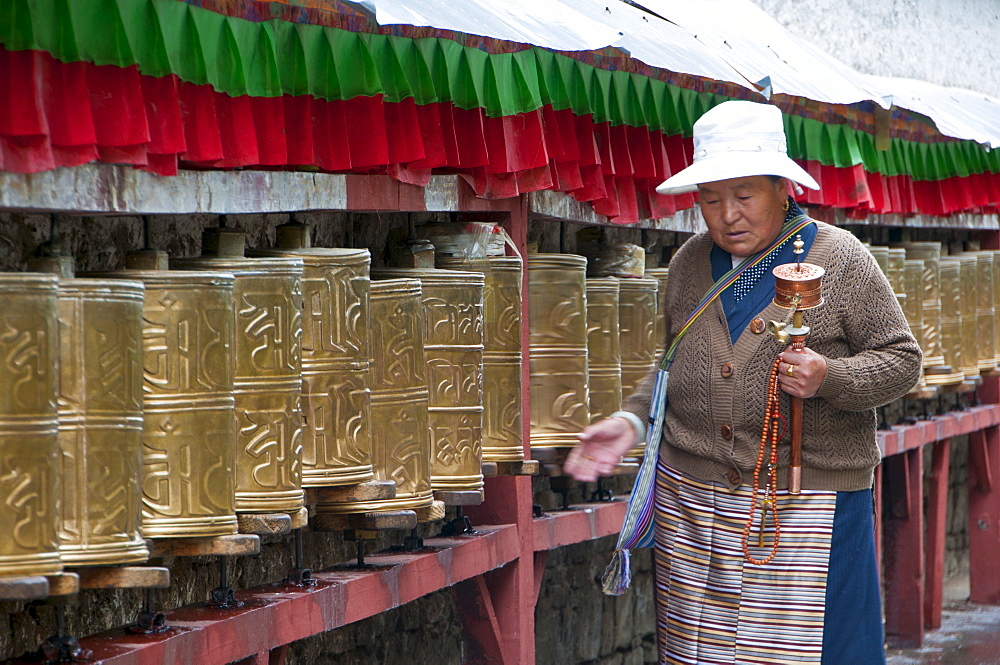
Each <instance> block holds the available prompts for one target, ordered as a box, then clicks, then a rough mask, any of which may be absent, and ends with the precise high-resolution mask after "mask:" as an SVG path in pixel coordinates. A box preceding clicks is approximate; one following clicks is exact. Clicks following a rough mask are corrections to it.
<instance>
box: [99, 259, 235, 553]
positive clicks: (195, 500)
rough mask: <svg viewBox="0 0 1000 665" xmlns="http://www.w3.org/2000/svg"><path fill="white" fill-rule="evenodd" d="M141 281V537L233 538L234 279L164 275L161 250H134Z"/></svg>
mask: <svg viewBox="0 0 1000 665" xmlns="http://www.w3.org/2000/svg"><path fill="white" fill-rule="evenodd" d="M125 265H126V268H128V269H127V270H123V271H121V272H115V273H108V274H106V275H104V276H106V277H112V278H117V279H127V280H137V281H141V282H142V283H143V284H144V286H145V291H144V294H143V307H142V348H143V397H142V408H143V419H142V421H143V426H142V533H143V536H145V537H147V538H178V537H194V536H220V535H226V534H232V533H236V514H235V512H234V491H235V488H234V484H233V470H234V459H235V452H236V419H235V417H234V411H233V276H232V275H231V274H226V273H219V272H178V271H171V270H166V269H165V268H166V265H167V258H166V254H165V253H164V252H155V251H143V252H134V253H132V254H130V255H128V256H126V259H125Z"/></svg>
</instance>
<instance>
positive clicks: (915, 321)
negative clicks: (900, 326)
mask: <svg viewBox="0 0 1000 665" xmlns="http://www.w3.org/2000/svg"><path fill="white" fill-rule="evenodd" d="M904 276H905V278H906V295H907V298H906V303H905V307H904V308H903V313H904V314H906V322H907V323H908V324H910V332H912V333H913V337H914V339H916V340H917V345H918V346H920V349H921V350H923V349H924V348H926V344H925V342H924V303H923V300H922V299H921V297H920V296H921V293H922V291H923V284H922V282H923V279H924V262H923V261H920V260H917V259H906V262H905V263H904Z"/></svg>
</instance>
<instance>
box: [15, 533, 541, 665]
mask: <svg viewBox="0 0 1000 665" xmlns="http://www.w3.org/2000/svg"><path fill="white" fill-rule="evenodd" d="M477 531H478V533H477V534H475V535H470V536H459V537H455V538H431V539H427V540H425V541H424V545H425V549H424V550H421V551H419V552H416V553H397V552H381V553H377V554H373V555H370V556H369V557H368V558H367V559H366V561H367V563H368V564H369V565H370V568H368V569H365V570H352V569H350V568H346V567H343V568H333V569H330V570H326V571H322V572H318V573H314V575H315V577H316V578H317V580H318V584H317V586H315V587H294V586H288V585H283V584H271V585H265V586H261V587H256V588H254V589H249V590H247V591H240V592H238V593H237V594H236V597H237V598H238V599H239V600H241V601H243V603H244V606H243V607H241V608H238V609H233V610H219V609H212V608H208V607H204V606H188V607H182V608H179V609H176V610H171V611H169V612H165V614H166V617H167V623H168V624H169V625H170V626H171V627H172V630H171V631H169V632H167V633H164V634H162V635H154V636H143V635H130V634H128V633H126V632H124V631H123V630H113V631H109V632H106V633H100V634H98V635H93V636H90V637H85V638H82V639H81V640H80V643H81V645H82V646H83V648H84V649H90V650H92V651H93V652H94V655H93V660H92V661H91V662H92V663H95V664H96V663H105V664H106V665H160V664H161V663H198V664H199V665H225V664H227V663H233V662H239V661H243V662H244V663H255V664H256V663H258V662H259V663H265V662H266V663H268V664H269V665H271V664H272V663H273V664H274V665H278V664H280V663H281V661H282V660H283V659H284V653H285V652H284V650H283V649H282V648H281V647H283V646H284V645H287V644H290V643H291V642H294V641H296V640H301V639H303V638H306V637H310V636H312V635H317V634H319V633H323V632H326V631H328V630H333V629H334V628H339V627H341V626H344V625H346V624H349V623H352V622H354V621H359V620H361V619H365V618H368V617H370V616H373V615H376V614H379V613H381V612H384V611H386V610H389V609H392V608H394V607H398V606H399V605H402V604H404V603H408V602H410V601H412V600H415V599H417V598H419V597H421V596H424V595H426V594H428V593H431V592H433V591H437V590H438V589H442V588H445V587H448V586H451V585H453V584H456V583H457V582H461V581H463V580H467V579H470V578H474V577H476V576H479V575H483V574H484V573H487V572H489V571H492V570H495V569H498V568H501V567H503V566H506V565H507V564H509V563H510V562H511V561H514V560H515V559H517V557H518V556H519V553H520V552H519V546H518V529H517V528H516V527H515V526H513V525H501V526H480V527H477ZM529 613H530V611H529ZM268 652H270V657H267V656H268ZM12 662H16V661H12Z"/></svg>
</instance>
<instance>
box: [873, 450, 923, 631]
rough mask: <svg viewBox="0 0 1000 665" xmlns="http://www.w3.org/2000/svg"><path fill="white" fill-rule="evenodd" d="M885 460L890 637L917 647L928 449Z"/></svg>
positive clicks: (886, 589) (921, 613)
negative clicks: (924, 472) (924, 462)
mask: <svg viewBox="0 0 1000 665" xmlns="http://www.w3.org/2000/svg"><path fill="white" fill-rule="evenodd" d="M884 466H885V472H884V473H885V475H884V476H883V491H884V500H885V502H886V506H887V508H888V511H887V515H886V519H885V540H884V548H885V550H884V557H885V558H884V561H885V566H884V571H885V592H886V597H885V632H886V639H887V640H888V641H889V643H890V644H891V645H892V646H894V647H899V648H916V647H919V646H921V644H922V643H923V630H924V616H923V613H924V603H923V595H924V592H923V573H924V557H923V545H924V542H923V541H924V529H923V451H922V450H921V449H920V448H915V449H913V450H907V451H906V452H903V453H900V454H899V455H893V456H892V457H888V458H886V460H885V462H884Z"/></svg>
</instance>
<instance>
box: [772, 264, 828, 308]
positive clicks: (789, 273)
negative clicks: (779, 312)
mask: <svg viewBox="0 0 1000 665" xmlns="http://www.w3.org/2000/svg"><path fill="white" fill-rule="evenodd" d="M771 273H772V274H773V275H774V304H776V305H778V306H779V307H785V308H790V307H793V306H794V307H795V309H796V310H804V309H813V308H814V307H819V306H820V305H822V304H823V275H825V274H826V271H825V270H824V269H823V268H821V267H819V266H818V265H815V264H813V263H783V264H781V265H780V266H775V267H774V268H773V269H772V270H771Z"/></svg>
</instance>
